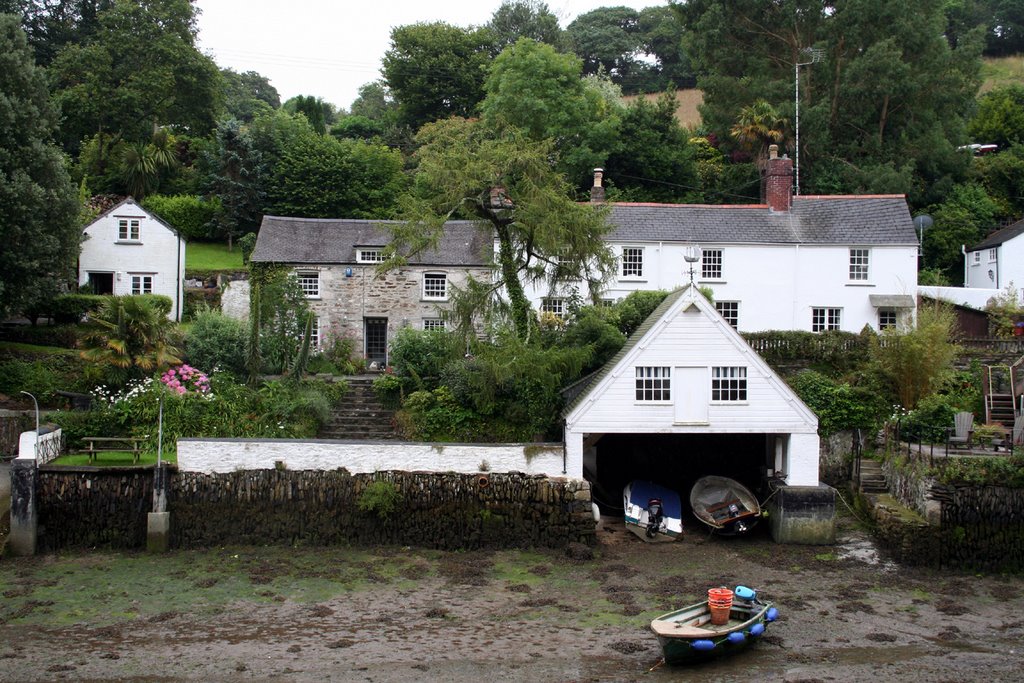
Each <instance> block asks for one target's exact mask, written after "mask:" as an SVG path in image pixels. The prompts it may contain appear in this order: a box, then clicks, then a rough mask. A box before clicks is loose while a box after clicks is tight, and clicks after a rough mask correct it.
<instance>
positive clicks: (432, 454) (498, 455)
mask: <svg viewBox="0 0 1024 683" xmlns="http://www.w3.org/2000/svg"><path fill="white" fill-rule="evenodd" d="M278 462H281V463H283V465H284V467H285V468H287V469H289V470H334V469H338V468H341V467H343V468H345V469H346V470H348V471H349V472H350V473H352V474H360V473H371V472H377V471H381V470H400V471H405V472H459V473H463V474H478V473H482V474H486V473H487V472H525V473H526V474H542V475H545V476H549V477H563V476H566V472H565V469H564V467H563V448H562V444H560V443H542V444H451V443H407V442H383V441H375V442H366V441H335V440H313V441H297V440H291V439H249V440H242V439H178V469H180V470H184V471H187V472H207V473H215V472H234V471H236V470H260V469H274V468H275V467H277V464H276V463H278ZM581 471H582V468H581ZM577 478H582V476H579V477H577Z"/></svg>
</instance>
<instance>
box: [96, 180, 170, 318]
mask: <svg viewBox="0 0 1024 683" xmlns="http://www.w3.org/2000/svg"><path fill="white" fill-rule="evenodd" d="M121 218H136V219H138V220H139V221H140V225H139V239H138V240H119V239H118V220H119V219H121ZM84 234H85V239H84V241H83V242H82V252H81V255H80V256H79V257H78V284H79V285H84V284H85V283H86V282H88V281H89V273H90V272H95V273H113V275H114V294H116V295H126V294H131V293H132V278H131V275H132V274H146V275H152V276H153V294H162V295H164V296H167V297H170V299H171V302H172V304H173V306H172V308H171V313H170V316H169V317H171V318H172V319H174V320H181V307H182V306H183V305H184V303H185V301H184V276H185V246H186V245H185V240H184V239H183V238H180V237H179V236H178V235H177V234H176V233H175V232H174V231H173V230H171V229H169V228H168V227H167V226H166V225H164V224H163V223H161V222H160V221H158V220H156V219H155V218H153V216H152V215H150V214H149V213H147V212H146V211H145V210H144V209H143V208H142V207H140V206H139V205H137V204H135V203H134V202H132V201H131V200H128V201H126V202H125V203H123V204H121V205H120V206H118V207H115V208H114V209H113V210H111V211H110V212H109V213H107V214H105V215H103V216H100V217H99V218H98V219H96V221H94V222H93V223H91V224H90V225H89V226H87V227H86V228H85V231H84Z"/></svg>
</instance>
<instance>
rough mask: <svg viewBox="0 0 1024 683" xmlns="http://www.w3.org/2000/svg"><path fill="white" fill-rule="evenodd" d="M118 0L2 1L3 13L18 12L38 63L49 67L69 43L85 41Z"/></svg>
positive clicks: (0, 5) (0, 4)
mask: <svg viewBox="0 0 1024 683" xmlns="http://www.w3.org/2000/svg"><path fill="white" fill-rule="evenodd" d="M114 2H115V0H0V13H10V14H17V15H18V16H20V17H21V22H22V23H21V26H22V28H23V29H25V33H26V35H27V36H28V44H29V45H30V46H31V47H32V49H33V50H34V52H35V56H36V63H37V64H39V65H40V66H49V64H50V62H52V61H53V58H54V57H55V56H56V55H57V53H58V52H60V50H61V48H63V47H64V46H65V45H70V44H76V43H84V42H85V41H86V40H88V39H89V37H90V36H92V34H93V33H95V32H96V30H97V28H98V27H99V21H98V15H99V13H100V12H101V11H103V10H106V9H109V8H110V7H112V6H113V5H114Z"/></svg>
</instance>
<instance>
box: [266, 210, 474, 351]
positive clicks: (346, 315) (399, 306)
mask: <svg viewBox="0 0 1024 683" xmlns="http://www.w3.org/2000/svg"><path fill="white" fill-rule="evenodd" d="M389 223H391V222H390V221H368V220H355V219H336V218H329V219H328V218H286V217H281V216H264V217H263V224H262V226H261V227H260V233H259V237H258V238H257V240H256V247H255V249H254V250H253V253H252V256H251V260H252V262H253V263H277V264H284V265H287V266H290V267H292V268H294V270H295V274H296V276H297V277H298V280H299V284H300V285H301V286H302V289H303V291H304V292H305V294H306V296H307V297H308V298H309V303H310V307H311V308H312V310H313V312H314V314H315V315H316V319H315V320H314V327H313V342H314V344H315V345H317V346H323V345H324V344H327V343H329V341H330V338H331V337H332V336H337V335H341V336H344V337H348V338H351V339H353V340H354V341H355V345H356V346H355V348H356V349H358V350H361V351H362V353H363V355H364V357H365V358H366V359H367V361H368V362H370V363H377V364H378V365H379V366H382V365H385V364H386V363H387V354H388V345H389V342H390V340H391V339H392V337H393V336H394V335H395V333H396V332H397V331H398V330H399V329H400V328H403V327H413V328H415V329H423V330H429V329H444V328H445V326H446V324H447V323H446V320H445V317H444V312H445V311H447V310H449V308H450V300H451V293H452V291H453V289H455V288H461V287H464V286H465V285H466V283H467V282H468V281H469V278H470V277H472V278H474V279H477V280H481V281H485V282H490V281H491V279H492V271H491V265H492V264H493V261H494V258H493V251H492V241H491V238H490V236H489V235H487V234H485V232H484V231H482V230H481V229H480V228H479V227H478V226H477V225H476V224H474V223H473V222H472V221H449V222H448V223H447V224H446V225H445V231H444V235H443V237H442V238H441V242H440V244H439V245H438V247H437V248H436V249H432V250H428V251H425V252H423V253H421V254H419V255H417V256H414V257H411V258H410V259H409V263H408V264H407V265H405V266H403V267H401V268H396V269H394V270H390V271H388V272H385V273H381V272H379V271H378V267H379V265H380V264H381V263H382V262H383V261H384V249H385V247H386V246H387V244H388V242H390V240H391V234H390V232H389V230H388V225H389Z"/></svg>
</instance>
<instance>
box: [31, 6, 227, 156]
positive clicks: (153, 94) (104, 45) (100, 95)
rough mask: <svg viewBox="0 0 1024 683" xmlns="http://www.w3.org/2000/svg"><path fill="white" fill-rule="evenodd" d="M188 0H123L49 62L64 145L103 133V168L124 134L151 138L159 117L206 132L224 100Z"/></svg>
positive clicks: (134, 139) (74, 147)
mask: <svg viewBox="0 0 1024 683" xmlns="http://www.w3.org/2000/svg"><path fill="white" fill-rule="evenodd" d="M195 12H196V10H195V8H194V7H193V6H192V4H191V3H190V2H189V1H188V0H140V1H139V2H118V3H115V4H114V5H113V6H112V7H111V8H110V9H107V10H105V11H103V12H101V13H100V14H99V27H98V28H97V30H96V32H95V33H94V34H93V35H92V36H91V37H90V38H89V39H88V41H87V42H85V43H82V44H69V45H67V46H65V47H64V48H63V49H62V50H61V51H60V53H58V55H57V57H56V59H55V60H54V62H53V65H52V67H51V70H52V78H53V83H54V99H55V100H56V101H57V103H58V104H59V105H60V107H61V111H62V112H63V115H64V122H63V125H62V127H61V130H62V133H63V136H64V143H65V148H66V149H67V150H69V151H72V152H76V151H77V150H78V147H79V145H80V143H81V141H82V140H84V139H86V138H90V137H92V136H94V135H96V136H98V141H99V155H98V159H99V170H100V172H101V173H102V172H103V171H104V169H105V167H106V165H107V164H108V163H109V162H110V161H111V155H110V151H111V149H112V148H113V147H114V146H116V145H117V143H118V142H120V141H121V140H127V141H129V142H138V141H142V140H148V139H149V137H150V135H151V133H152V131H153V126H154V124H160V125H166V126H174V127H179V128H181V129H184V130H187V131H189V132H191V133H193V134H198V135H205V134H206V133H208V132H209V131H211V130H212V129H213V127H214V120H215V116H216V113H217V111H218V110H219V108H220V104H219V101H218V100H219V97H220V89H221V81H220V73H219V71H218V70H217V66H216V65H215V64H214V63H213V61H212V60H210V58H208V57H206V56H205V55H203V54H202V53H201V52H200V51H199V50H198V49H197V48H196V46H195V37H196V14H195Z"/></svg>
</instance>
